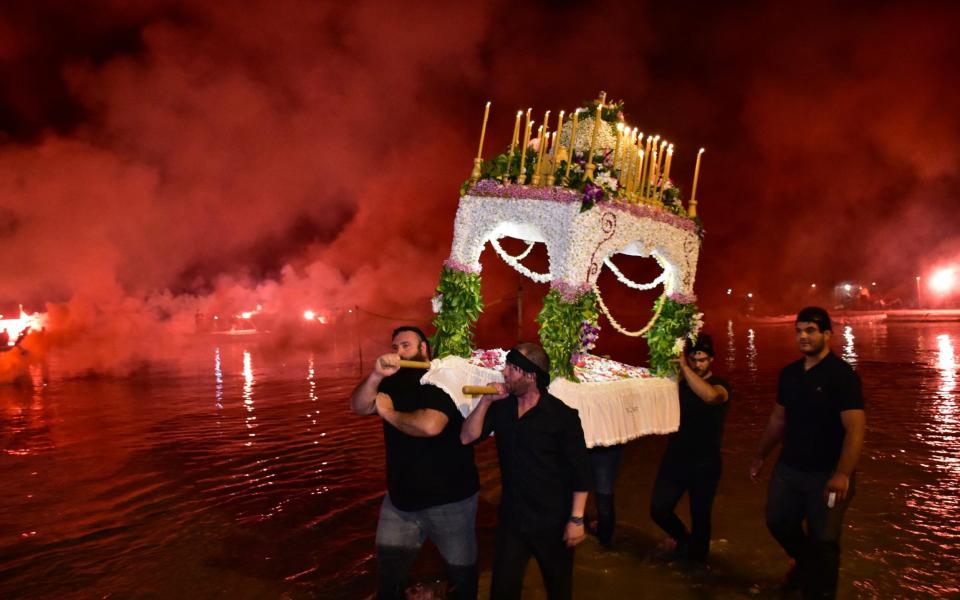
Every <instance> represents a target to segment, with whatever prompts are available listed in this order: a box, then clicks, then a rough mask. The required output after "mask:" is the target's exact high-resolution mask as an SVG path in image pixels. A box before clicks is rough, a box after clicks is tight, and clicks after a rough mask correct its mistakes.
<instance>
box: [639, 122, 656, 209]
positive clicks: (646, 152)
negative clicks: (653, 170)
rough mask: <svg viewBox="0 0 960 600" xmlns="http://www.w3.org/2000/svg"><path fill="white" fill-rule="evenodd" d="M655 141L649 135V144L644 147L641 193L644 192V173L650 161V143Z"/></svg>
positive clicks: (641, 166)
mask: <svg viewBox="0 0 960 600" xmlns="http://www.w3.org/2000/svg"><path fill="white" fill-rule="evenodd" d="M651 142H653V136H652V135H648V136H647V145H646V146H644V147H643V162H642V163H640V194H641V195H643V193H644V187H645V186H644V181H643V180H644V175H645V174H646V172H647V168H648V165H649V163H650V158H649V157H650V143H651Z"/></svg>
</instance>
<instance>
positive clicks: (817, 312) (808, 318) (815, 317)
mask: <svg viewBox="0 0 960 600" xmlns="http://www.w3.org/2000/svg"><path fill="white" fill-rule="evenodd" d="M800 322H805V323H816V324H817V327H819V328H820V331H833V325H832V324H831V323H830V315H829V314H828V313H827V311H826V309H824V308H820V307H819V306H808V307H806V308H804V309H801V310H800V312H798V313H797V320H796V321H794V323H800Z"/></svg>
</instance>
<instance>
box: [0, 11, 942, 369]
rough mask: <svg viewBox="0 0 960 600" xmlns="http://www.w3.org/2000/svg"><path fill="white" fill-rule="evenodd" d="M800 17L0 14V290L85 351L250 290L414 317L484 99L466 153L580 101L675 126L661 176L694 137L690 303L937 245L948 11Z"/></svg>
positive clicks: (445, 240)
mask: <svg viewBox="0 0 960 600" xmlns="http://www.w3.org/2000/svg"><path fill="white" fill-rule="evenodd" d="M799 10H801V9H798V8H784V6H770V5H768V4H767V3H759V2H758V3H752V4H748V5H743V4H740V5H736V6H733V7H724V6H720V5H715V4H713V3H710V4H705V5H704V6H701V7H694V6H685V7H679V8H678V7H673V6H670V7H666V6H665V7H659V6H653V5H652V6H637V5H636V4H634V3H622V4H619V3H613V2H607V3H597V4H592V5H589V6H587V5H582V6H581V5H569V6H560V7H557V6H554V5H552V4H550V5H548V4H543V5H540V6H537V5H524V6H517V5H514V4H510V3H499V2H492V3H486V4H484V5H480V4H478V3H472V4H451V3H442V2H437V3H432V4H429V3H415V4H412V5H410V6H402V5H400V4H397V3H395V4H390V3H381V2H355V3H340V4H327V3H307V2H296V1H279V2H263V1H259V2H246V3H243V4H242V6H241V5H237V4H234V3H215V2H209V3H206V4H205V5H202V4H200V3H194V2H191V3H187V2H178V1H161V0H154V1H152V2H141V3H135V4H134V5H130V3H126V2H112V3H111V2H106V3H105V2H97V3H92V2H90V3H84V2H79V3H73V4H71V5H70V7H67V8H64V6H62V3H59V2H40V3H34V4H31V6H29V7H15V8H10V7H7V8H3V9H0V272H2V273H3V282H4V285H3V288H2V291H0V296H2V298H0V299H3V300H6V301H28V302H42V301H52V302H55V303H65V304H60V305H58V306H56V307H55V308H54V309H53V313H54V314H55V315H56V318H54V320H53V321H52V323H51V328H52V329H53V331H51V333H52V334H54V333H55V332H56V331H60V332H61V333H64V332H70V335H69V336H63V337H64V339H84V338H86V339H87V341H89V340H90V339H92V337H95V336H94V335H93V333H92V332H94V331H96V332H98V333H97V336H99V337H102V338H104V339H106V338H110V339H114V340H118V339H119V340H125V341H124V342H123V343H121V344H120V345H119V346H113V347H111V346H108V345H103V346H102V347H103V348H104V350H103V352H100V351H99V350H98V348H100V346H96V347H91V348H88V349H85V353H86V354H87V355H88V356H90V357H92V358H90V360H88V361H86V363H85V365H86V366H89V367H90V368H95V369H100V368H103V366H102V365H103V364H108V363H110V361H111V360H113V358H112V357H116V356H118V355H120V354H123V355H125V356H128V357H133V358H132V359H131V360H132V361H133V362H136V361H137V360H140V359H150V358H154V357H155V356H156V355H157V354H163V353H164V352H166V351H167V349H166V345H165V344H163V343H160V342H158V341H157V340H169V339H172V336H174V334H175V333H176V332H180V331H189V330H191V329H192V327H193V318H194V314H195V313H196V311H198V310H199V311H202V312H205V313H209V312H210V311H214V310H224V311H231V310H233V311H239V310H247V309H249V308H250V307H251V306H253V305H256V304H257V303H259V302H263V301H265V300H268V301H269V302H271V303H272V304H274V305H275V306H277V307H282V308H283V310H289V311H290V312H291V313H292V314H299V313H300V312H302V310H303V308H304V307H303V304H304V302H306V301H307V300H309V301H310V302H312V303H314V304H313V305H314V306H318V304H316V303H317V302H319V303H321V304H323V305H326V306H341V307H347V306H354V305H358V304H359V305H360V306H362V307H366V308H367V309H369V310H375V311H378V312H380V313H382V314H388V315H403V316H420V317H421V318H422V320H423V321H424V322H425V321H427V320H428V318H429V312H428V299H429V297H430V296H431V295H432V291H433V287H434V285H435V284H436V278H437V274H438V272H439V268H440V263H441V262H442V260H443V259H444V258H445V256H446V254H447V252H448V250H449V244H450V241H451V237H452V223H453V215H454V212H455V208H456V201H457V189H458V187H459V184H460V183H461V181H462V180H463V179H464V178H465V177H466V176H467V175H468V174H469V171H470V167H471V159H472V153H473V152H474V151H475V149H476V148H475V144H476V138H477V135H478V134H479V131H478V130H479V125H480V116H481V114H482V106H483V102H484V101H485V100H487V99H492V100H493V111H492V113H491V125H490V131H488V136H487V149H486V151H487V152H488V153H489V152H493V151H494V150H495V149H498V148H499V147H500V146H502V145H504V144H505V143H506V141H507V140H508V136H509V132H510V128H511V127H512V115H513V114H514V111H515V110H516V109H518V108H525V107H527V106H533V107H534V108H535V113H538V114H541V115H542V111H543V110H544V109H546V108H550V109H553V110H554V111H557V110H559V109H561V108H566V109H567V110H569V109H570V108H572V107H573V106H574V105H575V103H577V102H579V101H581V100H584V99H586V98H589V97H594V96H595V95H596V94H597V92H598V91H599V90H601V89H604V90H606V91H607V92H608V93H609V94H610V96H611V97H613V98H623V99H624V100H626V102H627V112H628V117H629V118H630V120H631V121H632V122H636V123H638V124H639V125H640V126H641V127H642V128H645V129H649V130H650V131H652V132H656V133H662V134H664V135H667V136H668V137H670V139H671V140H675V141H676V143H677V155H676V157H675V162H674V173H675V174H676V176H677V180H678V183H679V184H680V185H681V187H682V188H683V189H684V190H688V189H689V185H690V181H689V180H690V178H691V174H692V171H693V168H692V167H693V165H692V161H693V157H694V156H695V151H696V148H697V147H699V146H701V145H703V146H706V147H707V154H706V155H705V157H704V167H703V172H702V181H701V186H700V191H699V193H698V196H700V200H701V205H700V209H701V211H700V212H701V213H702V216H703V219H704V223H705V226H706V230H707V238H706V240H705V245H704V253H703V256H702V258H701V263H700V264H701V269H700V274H699V276H698V285H697V289H698V292H699V294H700V295H701V297H702V298H703V299H704V301H706V302H707V303H709V302H710V301H711V300H714V299H717V298H719V297H720V296H722V294H723V292H724V291H725V290H726V288H728V287H735V288H738V287H743V288H746V287H748V286H749V287H751V288H753V289H754V290H755V291H757V293H758V294H759V295H766V296H767V297H768V298H770V299H771V301H773V302H778V303H782V304H783V305H784V306H789V307H793V304H794V296H793V295H792V294H793V289H794V287H797V286H799V287H797V289H800V287H807V286H809V281H813V280H816V281H824V282H826V281H828V280H831V279H840V278H846V277H851V276H856V275H858V274H863V275H864V277H870V278H879V279H881V281H883V283H885V284H886V283H892V282H893V280H895V279H897V278H903V277H912V273H913V271H914V270H915V268H916V257H917V256H921V255H923V256H926V255H928V254H933V255H935V254H937V253H950V252H955V251H956V250H957V248H956V242H955V233H954V232H955V231H957V230H958V225H960V223H958V220H960V219H958V217H957V216H956V210H955V208H954V207H955V205H956V198H957V193H958V185H957V181H958V180H957V164H960V161H958V159H960V153H958V139H957V135H956V132H957V131H960V123H958V120H960V117H958V113H957V112H956V110H955V109H954V107H956V106H960V97H958V95H960V92H958V90H960V87H958V86H957V85H956V84H957V81H956V79H957V76H956V74H955V73H956V70H955V67H954V65H956V64H957V63H958V59H960V56H958V44H957V41H956V38H955V35H954V33H953V31H952V29H951V27H950V24H951V23H955V22H956V21H957V16H960V15H958V12H960V11H958V9H956V8H952V7H948V6H945V5H939V4H929V5H923V4H916V3H911V4H909V6H908V5H906V4H903V5H899V4H896V3H887V4H885V5H876V4H875V3H870V4H866V3H864V4H862V5H856V4H854V3H851V4H847V5H844V7H843V8H835V7H830V6H829V5H826V4H825V5H822V6H813V7H807V8H804V9H802V10H803V11H804V12H798V11H799ZM538 120H539V119H538ZM484 259H485V260H490V259H488V258H487V256H486V255H485V256H484ZM884 278H887V280H890V281H884ZM513 285H514V284H513V283H510V284H509V285H506V286H504V287H506V288H510V287H512V286H513ZM526 314H527V316H528V317H529V318H530V319H531V320H532V317H533V314H534V312H533V311H532V310H528V311H527V312H526ZM708 318H709V315H708ZM638 325H642V323H638ZM375 326H376V332H375V333H373V334H372V335H382V332H381V331H379V329H381V328H386V327H387V326H389V324H384V323H376V324H375ZM609 335H612V334H609ZM146 339H152V340H154V343H146V342H143V341H142V340H146ZM118 348H121V349H122V350H119V351H118ZM80 362H81V363H82V362H84V361H80ZM131 364H132V363H131ZM84 368H85V367H84Z"/></svg>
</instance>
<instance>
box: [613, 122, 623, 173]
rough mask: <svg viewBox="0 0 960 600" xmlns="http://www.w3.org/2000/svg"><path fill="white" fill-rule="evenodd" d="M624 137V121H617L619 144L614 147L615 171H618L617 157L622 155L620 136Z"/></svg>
mask: <svg viewBox="0 0 960 600" xmlns="http://www.w3.org/2000/svg"><path fill="white" fill-rule="evenodd" d="M622 137H623V123H617V145H616V146H614V147H613V172H614V173H616V172H617V159H618V158H619V157H620V138H622Z"/></svg>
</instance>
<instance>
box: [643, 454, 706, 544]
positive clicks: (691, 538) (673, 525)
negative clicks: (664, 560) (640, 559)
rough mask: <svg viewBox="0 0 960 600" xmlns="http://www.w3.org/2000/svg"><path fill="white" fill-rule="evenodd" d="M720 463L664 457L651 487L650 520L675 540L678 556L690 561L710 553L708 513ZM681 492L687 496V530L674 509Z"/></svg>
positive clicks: (681, 494)
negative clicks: (688, 505)
mask: <svg viewBox="0 0 960 600" xmlns="http://www.w3.org/2000/svg"><path fill="white" fill-rule="evenodd" d="M720 471H721V466H720V461H719V460H717V461H716V462H711V463H704V464H696V463H688V464H686V463H682V462H676V461H669V460H667V457H665V458H664V461H663V463H661V464H660V471H659V472H658V473H657V480H656V482H655V483H654V484H653V498H652V499H651V501H650V517H651V518H653V521H654V522H655V523H656V524H657V525H659V526H660V529H663V530H664V531H666V532H667V535H669V536H670V537H672V538H673V539H675V540H677V548H678V551H679V553H681V554H682V553H684V552H685V554H686V558H688V559H689V560H692V561H698V562H702V561H706V560H707V555H708V554H709V552H710V513H711V512H712V510H713V498H714V496H715V495H716V493H717V484H719V483H720ZM684 492H686V493H688V494H689V496H690V530H689V531H688V530H687V528H686V526H685V525H684V524H683V521H681V520H680V518H679V517H677V515H676V513H675V512H674V509H675V508H676V507H677V503H678V502H680V498H681V497H682V496H683V494H684Z"/></svg>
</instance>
